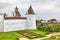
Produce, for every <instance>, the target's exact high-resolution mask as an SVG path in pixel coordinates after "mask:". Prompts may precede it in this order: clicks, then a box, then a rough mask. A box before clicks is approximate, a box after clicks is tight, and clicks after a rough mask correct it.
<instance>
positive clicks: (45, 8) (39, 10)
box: [0, 0, 60, 20]
mask: <svg viewBox="0 0 60 40" xmlns="http://www.w3.org/2000/svg"><path fill="white" fill-rule="evenodd" d="M30 5H32V8H33V10H34V12H35V13H36V15H37V19H45V20H47V19H51V18H56V19H58V20H60V0H0V13H6V14H7V15H8V16H12V13H13V12H14V8H15V7H16V6H17V7H18V8H19V12H20V14H21V15H22V16H25V14H26V12H27V10H28V8H29V6H30Z"/></svg>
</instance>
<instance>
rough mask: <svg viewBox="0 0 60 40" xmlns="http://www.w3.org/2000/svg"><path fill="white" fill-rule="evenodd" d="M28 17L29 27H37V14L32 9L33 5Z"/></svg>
mask: <svg viewBox="0 0 60 40" xmlns="http://www.w3.org/2000/svg"><path fill="white" fill-rule="evenodd" d="M26 17H27V29H36V15H35V13H34V11H33V9H32V6H30V7H29V9H28V13H27V14H26Z"/></svg>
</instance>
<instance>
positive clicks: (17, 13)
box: [15, 6, 21, 17]
mask: <svg viewBox="0 0 60 40" xmlns="http://www.w3.org/2000/svg"><path fill="white" fill-rule="evenodd" d="M15 16H16V17H20V16H21V15H20V13H19V11H18V7H17V6H16V8H15Z"/></svg>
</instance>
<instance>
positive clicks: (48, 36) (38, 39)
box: [33, 33, 60, 40]
mask: <svg viewBox="0 0 60 40" xmlns="http://www.w3.org/2000/svg"><path fill="white" fill-rule="evenodd" d="M52 35H60V33H55V34H49V35H45V36H46V37H42V38H36V39H33V40H43V39H46V38H50V37H51V36H52Z"/></svg>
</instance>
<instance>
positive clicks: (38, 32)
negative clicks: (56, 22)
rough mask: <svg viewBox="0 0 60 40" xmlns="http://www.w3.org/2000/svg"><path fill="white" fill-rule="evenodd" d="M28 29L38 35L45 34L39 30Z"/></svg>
mask: <svg viewBox="0 0 60 40" xmlns="http://www.w3.org/2000/svg"><path fill="white" fill-rule="evenodd" d="M28 31H30V32H33V33H36V34H40V35H45V34H46V32H44V31H40V30H28Z"/></svg>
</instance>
